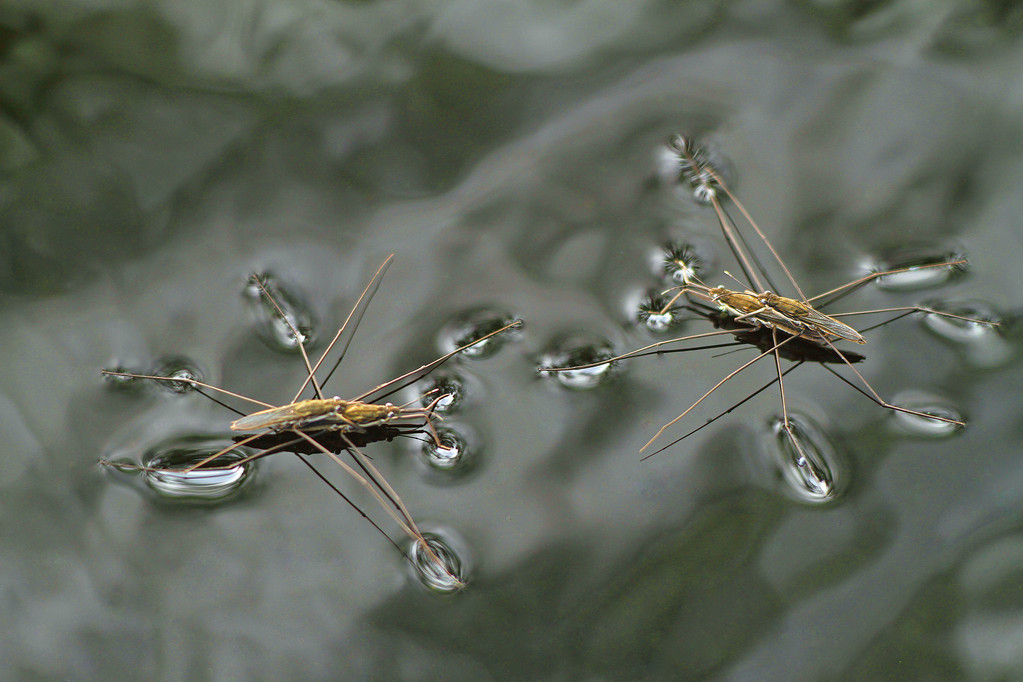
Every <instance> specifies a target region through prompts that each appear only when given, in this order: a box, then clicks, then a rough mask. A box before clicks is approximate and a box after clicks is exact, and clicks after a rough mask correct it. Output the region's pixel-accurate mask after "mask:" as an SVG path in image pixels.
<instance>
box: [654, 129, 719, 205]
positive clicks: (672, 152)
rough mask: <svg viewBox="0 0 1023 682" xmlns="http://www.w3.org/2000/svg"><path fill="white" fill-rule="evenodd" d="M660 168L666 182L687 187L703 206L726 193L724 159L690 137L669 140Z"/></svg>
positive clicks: (661, 158) (673, 137)
mask: <svg viewBox="0 0 1023 682" xmlns="http://www.w3.org/2000/svg"><path fill="white" fill-rule="evenodd" d="M657 166H658V172H659V174H660V175H661V177H662V178H664V179H665V180H666V181H668V182H673V183H678V184H679V185H681V186H684V187H686V189H687V190H688V191H690V192H691V193H692V195H693V198H695V199H696V201H698V202H700V203H703V204H708V203H710V202H711V200H712V199H713V198H714V197H716V196H718V194H720V193H722V192H723V190H722V188H721V183H720V180H722V179H724V177H725V176H724V173H723V169H724V164H723V160H722V158H721V157H720V155H719V154H718V153H717V152H716V151H714V150H711V149H709V148H707V147H706V146H702V145H698V144H697V143H696V142H695V141H694V140H693V139H692V138H690V137H686V136H684V135H673V136H672V137H671V138H669V139H668V141H667V143H665V146H664V147H663V148H662V149H661V150H660V153H659V154H658V159H657Z"/></svg>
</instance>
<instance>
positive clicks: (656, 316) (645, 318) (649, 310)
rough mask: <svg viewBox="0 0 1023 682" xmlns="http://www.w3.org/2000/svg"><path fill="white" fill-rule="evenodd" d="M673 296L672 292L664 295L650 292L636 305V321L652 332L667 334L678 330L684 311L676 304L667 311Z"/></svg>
mask: <svg viewBox="0 0 1023 682" xmlns="http://www.w3.org/2000/svg"><path fill="white" fill-rule="evenodd" d="M673 295H674V294H673V293H672V292H668V293H667V294H662V293H660V292H656V291H648V292H647V294H646V296H644V297H643V298H641V299H640V301H639V303H637V304H636V308H635V310H636V312H635V318H636V320H637V321H638V322H639V323H640V324H642V325H643V326H644V327H646V328H647V329H649V330H650V331H652V332H666V331H669V330H671V329H674V328H676V327H677V326H678V325H679V323H680V322H681V320H682V309H681V308H680V307H679V306H678V303H677V302H675V303H672V305H671V307H670V308H668V309H667V310H665V306H667V305H668V302H669V301H671V298H672V297H673ZM680 300H681V299H680Z"/></svg>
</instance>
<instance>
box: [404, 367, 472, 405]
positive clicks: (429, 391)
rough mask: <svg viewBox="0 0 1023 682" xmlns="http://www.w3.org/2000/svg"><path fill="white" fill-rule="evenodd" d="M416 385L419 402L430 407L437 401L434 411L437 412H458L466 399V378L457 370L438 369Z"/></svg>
mask: <svg viewBox="0 0 1023 682" xmlns="http://www.w3.org/2000/svg"><path fill="white" fill-rule="evenodd" d="M415 386H416V391H417V393H418V394H419V396H420V397H419V404H420V405H422V406H423V407H429V406H430V405H431V404H433V403H434V402H436V405H434V408H433V411H434V412H436V413H437V414H451V413H453V412H457V411H458V409H459V408H460V407H461V406H462V405H463V404H464V402H465V400H466V392H467V387H466V383H465V380H464V379H463V378H462V377H461V376H459V375H458V374H456V373H455V372H451V371H445V370H437V371H435V372H434V373H433V374H431V375H430V376H429V377H427V378H426V379H424V380H422V381H420V382H418V383H417V384H416V385H415ZM438 398H439V400H438Z"/></svg>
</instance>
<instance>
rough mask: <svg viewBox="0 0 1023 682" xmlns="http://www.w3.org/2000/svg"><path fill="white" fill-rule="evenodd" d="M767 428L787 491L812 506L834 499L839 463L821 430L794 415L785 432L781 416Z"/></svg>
mask: <svg viewBox="0 0 1023 682" xmlns="http://www.w3.org/2000/svg"><path fill="white" fill-rule="evenodd" d="M770 427H771V433H772V435H773V440H774V447H773V448H771V452H772V454H773V456H774V464H775V467H776V469H777V471H778V473H779V474H780V476H781V481H782V482H783V483H784V487H785V490H786V492H787V493H789V494H790V495H792V496H793V497H795V498H796V499H798V500H801V501H803V502H810V503H814V504H819V503H822V502H826V501H828V500H830V499H832V498H834V497H835V495H836V490H837V484H838V481H837V480H836V472H837V471H838V470H839V467H838V462H839V460H838V454H837V452H836V450H835V448H834V445H832V443H831V441H830V439H829V438H828V437H827V434H825V433H824V431H823V429H821V427H820V426H818V425H817V424H816V423H814V422H813V420H811V419H810V418H809V417H807V416H806V415H803V414H799V413H793V412H790V413H789V430H788V431H786V429H785V425H784V420H783V419H782V418H781V417H776V418H775V419H773V420H772V421H771V424H770ZM797 444H798V445H797Z"/></svg>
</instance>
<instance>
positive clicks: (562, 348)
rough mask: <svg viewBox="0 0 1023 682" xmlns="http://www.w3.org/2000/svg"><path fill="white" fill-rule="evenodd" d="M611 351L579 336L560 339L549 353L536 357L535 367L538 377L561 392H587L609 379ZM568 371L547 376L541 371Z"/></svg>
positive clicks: (547, 374) (607, 347)
mask: <svg viewBox="0 0 1023 682" xmlns="http://www.w3.org/2000/svg"><path fill="white" fill-rule="evenodd" d="M613 357H614V348H613V347H612V346H611V344H610V343H608V342H607V341H593V340H591V339H588V338H585V337H581V336H574V335H569V336H564V337H561V338H559V339H557V340H555V341H554V343H552V344H551V346H550V348H549V350H547V351H546V352H544V354H543V355H542V356H541V357H540V365H539V367H538V369H539V371H540V374H541V376H543V377H545V378H547V379H549V380H551V381H555V382H557V383H559V384H561V385H562V386H564V387H565V388H571V389H574V390H580V391H583V390H587V389H591V388H596V387H597V386H599V385H600V384H601V383H603V382H604V381H606V380H607V379H608V377H610V376H611V374H612V373H613V369H614V362H608V361H609V360H610V359H611V358H613ZM569 367H578V369H569V370H567V371H560V372H550V371H545V370H551V369H564V368H569Z"/></svg>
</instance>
